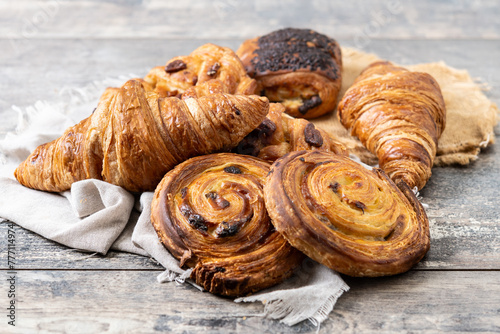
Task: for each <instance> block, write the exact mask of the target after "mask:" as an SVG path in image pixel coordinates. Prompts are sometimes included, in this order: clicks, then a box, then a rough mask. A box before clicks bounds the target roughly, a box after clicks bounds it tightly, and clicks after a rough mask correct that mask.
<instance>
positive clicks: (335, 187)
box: [328, 182, 340, 194]
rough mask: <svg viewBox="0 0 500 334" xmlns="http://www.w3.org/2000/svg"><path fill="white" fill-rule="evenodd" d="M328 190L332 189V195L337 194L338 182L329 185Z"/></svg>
mask: <svg viewBox="0 0 500 334" xmlns="http://www.w3.org/2000/svg"><path fill="white" fill-rule="evenodd" d="M328 188H330V189H332V191H333V192H334V193H336V194H338V192H339V188H340V183H338V182H335V183H330V185H329V186H328Z"/></svg>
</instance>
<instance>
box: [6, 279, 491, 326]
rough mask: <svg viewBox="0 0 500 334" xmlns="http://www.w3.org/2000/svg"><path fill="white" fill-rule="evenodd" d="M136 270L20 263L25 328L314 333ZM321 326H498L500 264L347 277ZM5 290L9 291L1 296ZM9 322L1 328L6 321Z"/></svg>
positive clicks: (19, 321) (21, 312) (251, 307)
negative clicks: (498, 268) (496, 268)
mask: <svg viewBox="0 0 500 334" xmlns="http://www.w3.org/2000/svg"><path fill="white" fill-rule="evenodd" d="M155 276H156V274H155V273H151V272H138V271H127V272H123V271H122V272H120V271H117V272H115V271H112V272H110V271H22V272H18V274H17V279H18V280H17V283H16V284H17V286H16V289H18V291H19V295H18V296H19V297H18V301H17V307H18V308H17V311H18V319H17V323H16V330H18V331H19V332H24V333H26V332H34V331H39V332H43V333H52V332H58V333H66V332H68V333H70V332H71V333H89V332H94V333H95V332H103V331H109V332H121V331H126V332H133V333H150V332H159V331H164V332H175V333H180V332H189V333H193V332H195V333H197V332H201V331H203V332H207V333H236V332H238V333H289V332H297V333H313V332H315V330H316V329H315V328H314V327H313V326H312V325H311V324H310V323H308V322H304V323H301V324H299V325H298V326H296V327H293V328H289V327H286V326H284V325H282V324H280V323H279V322H277V321H272V320H269V319H265V318H260V317H252V316H250V315H252V314H257V313H260V312H262V310H263V307H262V305H260V304H235V303H233V302H232V301H231V300H228V299H224V298H219V297H216V296H213V295H210V294H208V293H201V292H199V291H197V290H196V289H194V288H192V287H190V286H176V284H173V283H168V284H163V285H160V284H159V283H157V282H156V280H155ZM348 283H349V284H350V286H351V290H350V291H349V292H348V293H345V294H344V295H343V296H342V297H341V298H340V299H339V301H338V303H337V305H336V307H335V309H334V311H333V313H332V314H331V315H330V317H329V319H328V320H326V321H325V322H324V323H323V325H322V326H321V330H320V332H321V333H332V332H343V333H361V332H363V333H364V332H374V331H382V332H387V333H401V332H412V333H422V332H463V331H469V332H497V331H499V330H500V310H499V308H498V305H499V304H500V273H499V272H410V273H407V274H404V275H399V276H396V277H387V278H379V279H348ZM2 298H5V297H4V296H2ZM3 326H5V324H4V323H2V324H1V325H0V328H2V329H3V328H5V327H3Z"/></svg>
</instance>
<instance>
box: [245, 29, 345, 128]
mask: <svg viewBox="0 0 500 334" xmlns="http://www.w3.org/2000/svg"><path fill="white" fill-rule="evenodd" d="M236 54H237V55H238V56H239V57H240V59H241V61H242V62H243V65H244V66H245V69H246V71H247V72H248V74H249V75H250V76H251V77H252V78H255V79H256V80H257V82H258V85H259V86H258V91H261V95H265V96H267V97H268V98H269V100H270V101H271V102H280V103H282V104H283V105H284V106H285V108H286V112H287V113H288V114H289V115H291V116H294V117H301V118H307V119H309V118H315V117H319V116H321V115H324V114H326V113H328V112H331V111H333V110H334V109H335V106H336V103H337V96H338V93H339V90H340V86H341V82H342V57H341V51H340V47H339V45H338V43H337V42H336V41H335V40H334V39H332V38H329V37H327V36H325V35H323V34H320V33H317V32H315V31H313V30H309V29H293V28H287V29H282V30H277V31H274V32H271V33H269V34H267V35H264V36H260V37H256V38H253V39H249V40H247V41H245V42H243V44H242V45H241V46H240V47H239V49H238V51H236Z"/></svg>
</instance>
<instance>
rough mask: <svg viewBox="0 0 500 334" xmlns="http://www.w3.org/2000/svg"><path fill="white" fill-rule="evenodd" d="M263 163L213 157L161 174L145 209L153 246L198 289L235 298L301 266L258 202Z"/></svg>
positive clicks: (265, 170)
mask: <svg viewBox="0 0 500 334" xmlns="http://www.w3.org/2000/svg"><path fill="white" fill-rule="evenodd" d="M269 166H270V164H269V163H267V162H265V161H263V160H260V159H257V158H253V157H249V156H243V155H237V154H231V153H220V154H212V155H205V156H200V157H196V158H192V159H190V160H188V161H186V162H184V163H182V164H180V165H179V166H177V167H176V168H174V169H173V170H172V171H170V172H169V173H167V175H165V177H164V178H163V180H162V181H161V183H160V184H159V185H158V187H157V189H156V191H155V196H154V199H153V202H152V207H151V208H152V213H151V220H152V223H153V226H154V228H155V230H156V231H157V233H158V236H159V238H160V240H161V241H162V242H163V244H164V245H165V247H166V248H167V249H168V250H169V251H170V253H171V254H172V255H173V256H175V257H176V258H177V259H179V260H180V262H181V263H180V264H181V266H185V267H190V268H194V269H193V271H192V273H191V278H192V279H193V280H194V281H195V282H196V283H197V284H199V285H201V286H202V287H204V288H205V289H206V290H208V291H210V292H212V293H215V294H220V295H226V296H241V295H247V294H249V293H252V292H255V291H258V290H260V289H263V288H266V287H269V286H271V285H274V284H277V283H279V282H281V281H282V280H284V279H285V278H287V277H288V276H290V275H291V274H292V271H293V269H294V268H295V267H296V266H297V265H298V264H299V263H300V261H301V260H302V259H303V255H302V254H301V253H300V252H298V251H297V250H295V249H294V248H292V247H291V246H290V245H289V244H288V242H286V240H285V239H284V238H283V237H282V236H281V235H280V234H279V233H278V232H276V230H275V229H274V227H273V225H272V224H271V220H270V218H269V216H268V214H267V211H266V208H265V205H264V198H263V190H262V189H263V182H264V180H265V177H266V175H267V173H268V172H269Z"/></svg>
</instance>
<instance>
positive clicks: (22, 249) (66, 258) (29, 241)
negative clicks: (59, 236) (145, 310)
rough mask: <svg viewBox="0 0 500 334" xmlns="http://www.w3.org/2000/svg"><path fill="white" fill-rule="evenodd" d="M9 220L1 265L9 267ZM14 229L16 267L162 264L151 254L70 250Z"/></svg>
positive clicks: (0, 233) (2, 234) (2, 236)
mask: <svg viewBox="0 0 500 334" xmlns="http://www.w3.org/2000/svg"><path fill="white" fill-rule="evenodd" d="M8 229H10V227H9V226H8V224H7V222H2V223H0V240H2V248H1V249H0V250H1V254H0V268H2V269H4V268H7V259H8V254H7V251H6V248H7V246H6V245H7V244H6V243H3V240H5V241H7V235H8V234H7V233H8ZM13 230H14V232H15V243H14V246H15V249H13V250H14V251H15V257H16V265H15V267H16V268H17V269H102V270H117V269H122V270H124V269H125V270H134V269H142V270H158V272H160V271H161V270H162V269H163V267H162V266H161V265H159V264H158V263H157V262H156V261H155V260H154V259H151V258H149V257H145V256H140V255H135V254H130V253H125V252H116V251H110V252H108V254H106V255H100V254H91V253H85V252H80V251H77V250H73V249H70V248H68V247H66V246H64V245H60V244H58V243H56V242H53V241H51V240H47V239H45V238H43V237H41V236H39V235H37V234H35V233H33V232H30V231H28V230H25V229H23V228H21V227H19V226H17V225H14V228H13Z"/></svg>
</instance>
